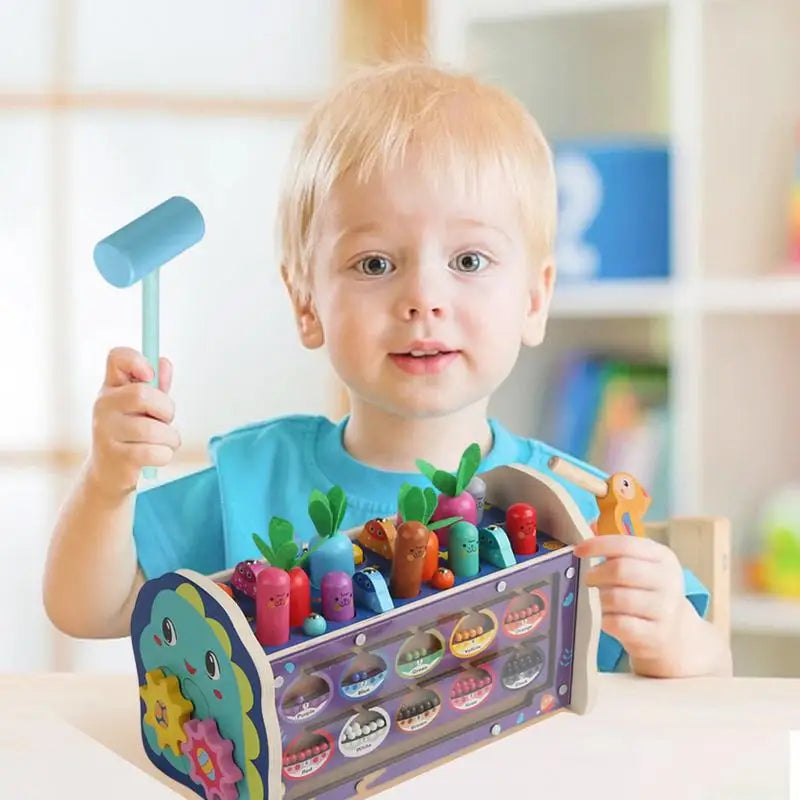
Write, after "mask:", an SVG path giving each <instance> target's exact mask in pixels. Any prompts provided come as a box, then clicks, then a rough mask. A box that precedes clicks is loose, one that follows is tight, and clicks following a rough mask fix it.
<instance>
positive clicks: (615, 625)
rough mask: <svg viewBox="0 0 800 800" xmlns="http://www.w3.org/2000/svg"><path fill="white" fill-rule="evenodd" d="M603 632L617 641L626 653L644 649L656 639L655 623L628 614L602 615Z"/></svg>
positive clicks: (656, 628) (656, 626)
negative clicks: (640, 648)
mask: <svg viewBox="0 0 800 800" xmlns="http://www.w3.org/2000/svg"><path fill="white" fill-rule="evenodd" d="M603 630H604V631H605V632H606V633H607V634H608V635H609V636H613V637H614V638H615V639H619V641H620V642H621V643H622V645H623V646H624V647H625V649H626V650H627V651H628V653H630V652H631V651H632V650H637V649H638V648H639V647H642V646H644V647H646V646H647V644H648V643H653V642H655V641H656V640H657V638H658V624H657V623H656V622H654V621H653V620H649V619H643V618H642V617H633V616H631V615H629V614H603Z"/></svg>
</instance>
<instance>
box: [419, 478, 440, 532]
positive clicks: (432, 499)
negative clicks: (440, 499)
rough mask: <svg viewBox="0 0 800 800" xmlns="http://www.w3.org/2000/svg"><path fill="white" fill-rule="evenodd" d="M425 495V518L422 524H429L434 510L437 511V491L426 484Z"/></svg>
mask: <svg viewBox="0 0 800 800" xmlns="http://www.w3.org/2000/svg"><path fill="white" fill-rule="evenodd" d="M423 495H424V496H425V519H423V520H422V524H423V525H427V524H428V520H430V518H431V517H432V516H433V512H434V511H436V502H437V501H436V492H435V491H434V490H433V489H432V488H431V487H430V486H426V487H425V489H424V491H423Z"/></svg>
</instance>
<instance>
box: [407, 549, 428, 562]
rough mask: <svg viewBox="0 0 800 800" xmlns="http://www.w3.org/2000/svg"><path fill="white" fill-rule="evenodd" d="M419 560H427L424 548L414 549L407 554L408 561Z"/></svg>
mask: <svg viewBox="0 0 800 800" xmlns="http://www.w3.org/2000/svg"><path fill="white" fill-rule="evenodd" d="M418 558H425V548H424V547H412V548H410V549H409V550H408V552H407V553H406V559H408V560H409V561H414V560H416V559H418Z"/></svg>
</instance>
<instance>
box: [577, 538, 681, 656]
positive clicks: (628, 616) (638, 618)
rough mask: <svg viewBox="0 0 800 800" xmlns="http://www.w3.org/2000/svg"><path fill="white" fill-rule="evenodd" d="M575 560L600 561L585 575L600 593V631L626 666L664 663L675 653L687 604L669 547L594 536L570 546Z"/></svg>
mask: <svg viewBox="0 0 800 800" xmlns="http://www.w3.org/2000/svg"><path fill="white" fill-rule="evenodd" d="M575 555H577V556H578V557H579V558H594V557H602V558H605V561H603V563H601V564H598V565H596V566H593V567H590V568H589V570H588V571H587V572H586V575H585V581H586V585H587V586H596V587H597V588H598V589H599V591H600V605H601V608H602V611H603V630H604V631H605V632H606V633H607V634H609V635H610V636H613V637H614V638H616V639H618V640H619V642H620V644H621V645H622V646H623V647H624V648H625V650H626V651H627V653H628V655H629V656H630V659H631V662H632V663H633V662H635V661H644V662H663V663H667V662H669V661H670V660H671V659H672V657H673V656H674V655H675V654H676V653H677V651H678V650H679V642H680V640H681V638H682V637H681V631H682V629H683V626H684V625H685V621H686V612H687V608H689V604H688V602H687V601H686V598H685V596H684V580H683V570H682V569H681V565H680V563H679V562H678V558H677V556H676V555H675V554H674V553H673V552H672V550H670V549H669V548H668V547H665V546H664V545H662V544H659V543H658V542H654V541H653V540H652V539H645V538H640V537H637V536H595V537H593V538H592V539H589V540H587V541H584V542H581V543H580V544H578V545H577V546H576V547H575Z"/></svg>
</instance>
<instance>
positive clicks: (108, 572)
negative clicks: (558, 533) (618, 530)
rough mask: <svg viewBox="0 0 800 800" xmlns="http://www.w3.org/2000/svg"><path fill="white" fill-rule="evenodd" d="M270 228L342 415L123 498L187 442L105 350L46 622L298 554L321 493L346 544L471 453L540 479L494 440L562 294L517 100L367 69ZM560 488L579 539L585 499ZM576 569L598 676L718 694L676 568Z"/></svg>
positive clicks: (121, 360)
mask: <svg viewBox="0 0 800 800" xmlns="http://www.w3.org/2000/svg"><path fill="white" fill-rule="evenodd" d="M279 221H280V241H281V248H282V250H281V253H282V255H281V271H282V275H283V278H284V282H285V284H286V287H287V289H288V292H289V296H290V298H291V301H292V304H293V307H294V311H295V315H296V320H297V326H298V330H299V334H300V338H301V340H302V343H303V345H304V346H305V347H307V348H319V347H322V346H323V345H325V346H326V348H327V351H328V354H329V356H330V359H331V362H332V365H333V367H334V369H335V370H336V372H337V374H338V375H339V377H340V378H341V380H342V381H343V382H344V384H345V386H346V387H347V390H348V393H349V400H350V408H351V411H350V414H349V416H348V417H347V418H345V419H344V420H343V421H341V422H340V423H338V424H335V423H332V422H330V421H328V420H327V419H324V418H322V417H311V416H291V417H286V418H281V419H276V420H272V421H269V422H264V423H258V424H255V425H252V426H249V427H245V428H242V429H239V430H236V431H233V432H232V433H229V434H227V435H223V436H217V437H214V438H213V439H212V441H211V446H210V452H211V456H212V466H210V467H209V468H207V469H205V470H203V471H201V472H199V473H196V474H193V475H190V476H188V477H186V478H183V479H180V480H177V481H173V482H171V483H167V484H165V485H163V486H160V487H158V488H156V489H152V490H150V491H146V492H143V493H141V494H139V495H138V496H137V494H136V491H135V488H136V484H137V480H138V477H139V470H140V468H141V467H142V466H143V465H146V464H150V465H155V466H163V465H165V464H167V463H168V462H169V461H170V459H171V458H172V455H173V453H174V451H175V450H176V449H177V448H178V447H179V444H180V440H179V437H178V433H177V432H176V430H175V429H174V428H173V427H172V425H171V422H172V420H173V417H174V408H173V404H172V401H171V399H170V397H169V395H168V391H169V386H170V381H171V374H172V373H171V369H172V368H171V366H170V364H169V362H167V361H166V360H162V362H161V364H160V368H159V377H160V385H159V388H157V389H156V388H154V387H152V386H150V385H148V383H147V381H148V380H149V379H150V377H151V374H152V373H151V370H150V368H149V366H148V365H147V362H146V361H145V360H144V358H143V357H142V356H141V355H140V354H139V353H137V352H135V351H133V350H129V349H117V350H113V351H112V352H111V353H110V355H109V358H108V364H107V370H106V378H105V383H104V386H103V388H102V391H101V392H100V395H99V398H98V400H97V402H96V404H95V407H94V427H93V433H94V435H93V444H92V451H91V456H90V458H89V460H88V462H87V464H86V467H85V470H84V472H83V474H82V477H81V479H80V481H79V482H78V484H77V486H76V488H75V490H74V492H73V494H72V496H71V497H70V498H69V500H68V502H67V504H66V505H65V507H64V509H63V511H62V513H61V516H60V518H59V520H58V523H57V525H56V529H55V531H54V535H53V541H52V545H51V550H50V554H49V559H48V565H47V572H46V577H45V586H44V598H45V604H46V608H47V611H48V614H49V615H50V618H51V619H52V620H53V622H54V623H55V624H56V625H57V626H58V627H59V628H61V629H62V630H63V631H65V632H67V633H69V634H72V635H74V636H80V637H108V636H121V635H125V634H127V633H128V631H129V620H130V614H131V609H132V607H133V603H134V600H135V597H136V593H137V591H138V589H139V588H140V587H141V585H142V582H143V581H144V580H145V579H146V578H149V577H154V576H157V575H159V574H162V573H164V572H167V571H170V570H174V569H178V568H182V567H183V568H191V569H195V570H198V571H200V572H204V573H211V572H215V571H218V570H222V569H225V568H228V567H231V566H233V565H235V564H236V563H237V562H238V561H240V560H243V559H246V558H253V557H256V556H258V553H257V551H256V550H255V548H254V545H253V542H252V532H253V531H264V529H265V526H266V524H267V521H268V520H269V519H270V517H272V516H273V515H277V516H280V517H284V518H287V519H290V520H298V523H295V524H296V527H297V528H298V529H299V530H298V532H299V534H300V535H301V536H302V535H304V534H305V535H307V534H308V529H307V528H304V526H303V525H302V522H300V520H302V519H303V518H304V515H305V509H306V505H307V501H308V496H309V494H310V492H311V490H312V489H314V488H318V489H321V490H322V491H327V490H328V489H329V488H330V487H331V486H332V485H333V484H339V485H340V486H341V487H342V488H343V489H344V491H345V493H346V496H347V499H348V507H347V514H346V516H345V519H344V522H343V527H345V528H347V527H351V526H356V525H359V524H361V523H363V521H364V520H366V519H369V518H372V517H376V516H388V515H390V514H393V513H394V511H395V509H396V500H397V494H398V490H399V488H400V486H401V484H402V483H403V482H410V483H414V484H417V485H425V483H426V479H425V478H424V477H423V476H422V475H421V474H420V473H419V471H418V470H417V469H416V467H415V460H416V459H418V458H423V459H425V460H427V461H429V462H431V463H433V464H435V465H436V466H437V467H439V468H440V469H447V470H453V469H455V467H456V464H457V462H458V458H459V456H460V454H461V453H462V452H463V450H464V449H465V448H466V447H467V445H469V444H470V443H471V442H478V443H479V444H480V446H481V448H482V453H483V461H482V464H481V467H480V470H481V471H485V470H489V469H492V468H493V467H496V466H498V465H501V464H508V463H515V462H517V463H523V464H528V465H530V466H531V467H533V468H535V469H537V470H539V471H542V472H545V473H549V470H548V466H547V462H548V459H549V458H550V457H551V456H552V455H553V454H554V453H555V451H554V450H553V449H552V448H549V447H548V446H546V445H544V444H542V443H541V442H538V441H533V440H529V439H522V438H519V437H517V436H514V435H512V434H511V433H509V432H508V431H507V430H505V429H504V428H503V427H502V426H501V425H500V423H499V422H497V421H496V420H493V419H487V405H488V402H489V398H490V397H491V395H492V394H493V392H494V391H495V390H496V389H497V388H498V387H499V386H500V384H501V383H502V382H503V381H504V380H505V379H506V377H507V376H508V375H509V373H510V372H511V370H512V368H513V366H514V364H515V362H516V360H517V357H518V355H519V352H520V348H521V346H522V345H525V346H528V347H535V346H537V345H539V344H540V343H541V342H542V340H543V338H544V334H545V323H546V320H547V312H548V306H549V303H550V297H551V294H552V291H553V283H554V279H555V267H554V264H553V243H554V242H553V240H554V235H555V229H556V189H555V180H554V175H553V165H552V160H551V155H550V151H549V148H548V146H547V143H546V142H545V140H544V138H543V136H542V133H541V131H540V129H539V128H538V126H537V124H536V122H535V121H534V120H533V119H532V118H531V117H530V116H529V114H528V113H527V112H526V111H525V109H524V108H523V107H522V106H521V105H520V104H519V103H518V102H516V101H515V100H514V99H512V98H511V97H509V96H508V95H506V94H505V93H504V92H502V91H500V90H498V89H497V88H493V87H490V86H486V85H483V84H481V83H480V82H478V81H476V80H475V79H473V78H472V77H469V76H464V75H458V74H453V73H449V72H446V71H443V70H439V69H436V68H434V67H432V66H427V65H419V64H400V65H393V66H385V67H380V68H371V69H367V70H365V71H363V72H362V73H360V74H359V75H357V76H355V77H353V78H352V79H351V80H349V81H348V82H346V83H345V84H344V85H343V86H342V87H341V88H340V89H339V90H337V91H336V92H334V93H333V94H332V95H331V96H330V97H329V98H327V100H325V102H323V103H322V104H321V105H320V106H319V107H318V108H317V109H316V110H315V112H314V113H313V114H312V116H311V118H310V120H309V121H308V123H307V125H306V126H305V128H304V130H303V131H302V133H301V134H300V136H299V138H298V140H297V143H296V147H295V150H294V153H293V156H292V158H291V163H290V170H289V172H288V177H287V180H286V184H285V187H284V191H283V195H282V199H281V204H280V211H279ZM521 402H524V398H521ZM559 455H563V454H560V453H559ZM584 466H585V465H584ZM553 477H555V476H553ZM555 479H556V480H559V479H558V478H557V477H555ZM567 488H568V489H569V491H570V492H571V493H572V495H573V496H574V498H575V500H576V501H577V503H578V505H579V507H580V508H581V510H582V511H583V513H584V514H585V515H586V517H587V519H588V520H593V519H594V518H595V517H596V515H597V506H596V502H595V498H594V497H592V496H590V495H588V494H587V493H586V492H584V491H583V490H580V489H577V488H575V487H573V486H570V485H568V486H567ZM578 554H579V556H581V557H603V562H602V563H600V565H599V566H595V567H593V568H591V569H589V565H588V564H587V569H588V570H589V571H588V575H587V581H588V582H589V584H590V585H593V586H596V587H598V588H599V594H600V599H601V605H602V609H603V630H604V635H603V637H602V638H601V648H600V653H599V655H598V660H599V665H600V668H601V669H614V668H615V667H617V665H618V664H619V663H620V660H621V658H620V657H621V655H622V650H623V649H624V650H625V651H626V652H627V655H628V657H629V659H630V664H631V666H632V668H633V669H634V670H635V671H636V672H638V673H640V674H644V675H652V676H680V675H700V674H710V673H726V672H730V669H731V666H730V653H729V651H728V647H727V644H726V643H725V642H723V641H722V639H721V637H719V636H718V634H717V632H716V630H715V629H714V628H713V627H712V626H711V625H710V624H709V623H708V622H706V621H704V620H703V619H702V617H701V615H702V613H704V606H703V604H704V603H705V601H706V600H707V596H706V595H705V594H704V591H703V590H702V588H699V589H698V588H697V587H694V588H692V587H691V586H690V585H689V584H690V581H691V576H686V575H684V573H683V571H682V570H681V568H680V566H679V564H678V562H677V559H676V558H675V557H674V555H673V554H672V553H671V551H670V550H668V549H667V548H665V547H663V546H661V545H658V544H656V543H654V542H652V541H649V540H645V539H638V538H635V537H623V536H604V537H597V538H595V539H594V540H592V541H590V542H587V543H585V544H583V545H582V546H581V547H580V548H579V549H578ZM693 602H694V603H695V605H693V604H692V603H693ZM698 610H699V611H700V613H698Z"/></svg>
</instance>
